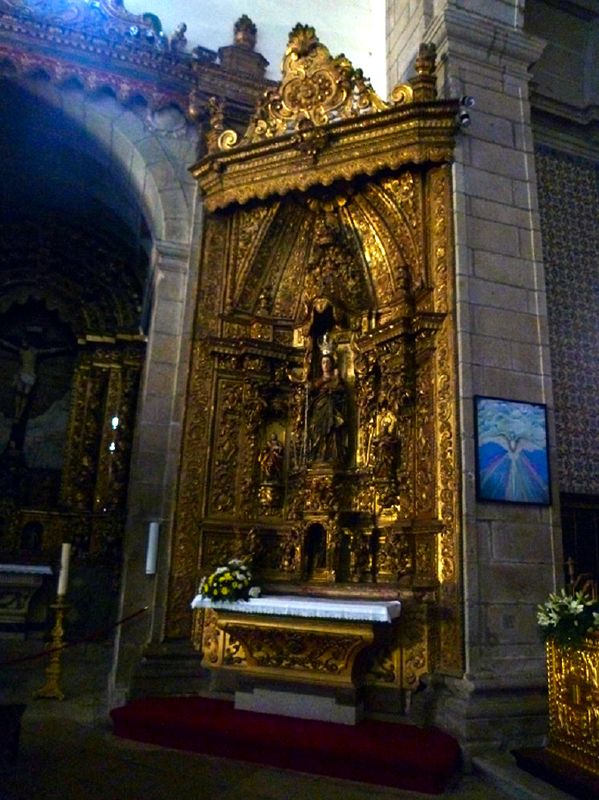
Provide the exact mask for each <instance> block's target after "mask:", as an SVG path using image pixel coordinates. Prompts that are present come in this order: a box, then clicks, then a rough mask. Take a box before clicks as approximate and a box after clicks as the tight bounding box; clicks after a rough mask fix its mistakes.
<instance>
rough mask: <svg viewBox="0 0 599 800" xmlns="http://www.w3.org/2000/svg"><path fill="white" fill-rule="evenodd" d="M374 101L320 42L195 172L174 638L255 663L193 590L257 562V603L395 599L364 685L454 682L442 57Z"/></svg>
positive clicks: (308, 33) (449, 142)
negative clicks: (196, 227) (217, 573)
mask: <svg viewBox="0 0 599 800" xmlns="http://www.w3.org/2000/svg"><path fill="white" fill-rule="evenodd" d="M416 66H417V72H418V75H417V76H416V77H415V78H414V79H413V80H412V81H410V83H408V84H406V85H403V86H399V87H397V88H396V89H395V90H394V92H393V95H392V98H393V100H392V102H390V103H384V102H383V101H381V100H380V98H378V97H377V96H376V95H375V94H374V92H373V91H372V89H371V87H370V86H369V84H368V82H367V81H366V80H365V79H364V77H363V75H362V73H361V71H360V70H354V69H353V67H352V66H351V64H349V62H347V60H346V59H345V58H344V57H342V56H339V57H337V58H336V59H333V58H331V56H330V54H329V53H328V51H327V50H326V48H325V47H323V46H322V45H321V44H320V43H319V42H318V39H317V38H316V37H315V34H314V30H313V29H311V28H309V27H306V26H297V27H296V28H295V29H294V30H293V31H292V32H291V34H290V39H289V46H288V48H287V51H286V55H285V61H284V64H283V81H282V84H281V87H280V88H279V90H278V91H273V92H270V93H268V94H267V95H266V96H265V98H264V101H263V103H262V105H261V106H259V108H258V111H257V113H256V115H255V117H254V119H253V121H252V123H251V124H250V128H249V129H248V132H247V133H246V134H245V137H243V138H242V139H241V141H239V142H237V141H236V136H235V134H234V133H233V132H224V133H222V134H221V135H220V137H219V138H218V141H217V143H216V144H215V143H214V138H213V140H212V148H211V151H210V152H209V153H208V155H207V156H206V157H205V158H204V159H203V160H202V161H201V162H200V163H199V164H198V165H196V167H194V170H193V172H194V175H195V177H196V179H197V180H198V182H199V185H200V188H201V190H202V192H203V195H204V202H205V206H206V210H207V214H206V220H205V232H204V239H203V249H202V256H201V269H200V274H201V278H200V286H199V290H198V291H199V294H198V304H197V315H196V320H195V335H194V343H193V352H192V359H191V368H190V379H189V388H188V398H187V412H186V422H185V431H184V452H183V461H182V468H181V481H180V493H179V499H178V506H177V511H176V519H175V531H174V547H173V559H172V571H171V583H170V592H169V607H168V613H167V636H168V637H170V638H179V637H189V636H190V635H191V636H192V638H193V639H194V641H195V643H196V644H197V646H198V647H201V648H202V649H203V653H204V658H205V659H206V660H208V661H210V660H211V658H212V657H214V658H215V659H216V658H217V657H223V656H222V653H221V654H220V655H217V651H218V650H219V648H221V649H222V648H224V651H225V653H224V659H225V661H227V659H228V660H229V662H230V663H242V662H243V659H244V653H243V647H240V646H239V643H236V642H234V641H232V640H229V639H227V637H226V636H224V637H223V635H222V632H219V631H218V630H216V629H215V627H214V621H213V619H212V616H211V614H210V612H206V614H204V613H203V612H197V613H196V616H195V617H194V619H193V630H191V629H190V624H191V622H192V619H191V614H190V611H189V603H190V599H191V598H192V597H193V596H194V595H195V593H196V590H197V585H198V582H199V579H200V577H201V576H202V575H204V574H206V573H208V572H210V571H212V570H213V569H214V568H215V567H216V566H217V565H219V564H221V563H222V562H223V561H225V560H226V559H227V558H229V557H231V556H233V555H236V556H239V555H245V556H247V557H248V558H249V559H250V560H251V563H252V567H253V572H254V574H255V577H256V581H257V582H258V583H260V584H261V585H262V587H263V589H264V590H266V591H268V592H275V593H276V592H278V593H300V594H304V595H305V594H308V595H320V596H323V595H324V596H327V595H329V596H330V595H333V596H337V597H346V598H352V597H369V598H381V599H382V598H385V599H389V598H398V597H399V598H400V599H401V600H402V603H403V610H402V617H401V621H400V624H399V626H398V627H397V629H396V631H395V633H394V635H393V637H391V638H390V639H388V640H387V641H386V642H384V643H381V644H380V646H379V647H378V648H375V649H373V650H371V652H370V655H369V663H368V666H367V682H368V683H369V684H370V685H372V686H376V687H382V688H391V689H395V690H396V691H397V692H398V694H401V692H402V691H404V690H411V689H415V688H416V687H417V686H418V683H419V681H420V678H421V676H422V675H423V674H425V673H428V672H432V671H443V672H449V673H456V672H460V671H461V669H462V633H461V631H462V625H461V618H460V610H459V609H460V597H459V594H460V589H459V580H460V574H459V573H460V570H459V551H458V542H459V535H458V524H459V522H458V520H459V514H458V509H457V503H458V464H457V447H456V436H457V430H456V367H455V351H454V337H455V320H454V297H453V280H454V279H453V245H452V228H451V170H450V162H451V158H452V152H453V137H454V134H455V128H456V126H455V116H456V111H457V103H456V102H455V101H440V100H437V99H436V93H435V78H434V51H433V49H432V48H431V47H428V46H423V47H422V48H421V50H420V54H419V58H418V60H417V64H416Z"/></svg>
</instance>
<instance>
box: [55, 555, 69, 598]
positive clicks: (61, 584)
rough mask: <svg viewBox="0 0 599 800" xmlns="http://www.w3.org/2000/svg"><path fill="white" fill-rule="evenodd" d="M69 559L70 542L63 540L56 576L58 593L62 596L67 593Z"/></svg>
mask: <svg viewBox="0 0 599 800" xmlns="http://www.w3.org/2000/svg"><path fill="white" fill-rule="evenodd" d="M70 560H71V544H70V542H63V543H62V549H61V551H60V574H59V576H58V594H59V595H61V596H62V597H64V595H65V594H66V593H67V584H68V582H69V563H70Z"/></svg>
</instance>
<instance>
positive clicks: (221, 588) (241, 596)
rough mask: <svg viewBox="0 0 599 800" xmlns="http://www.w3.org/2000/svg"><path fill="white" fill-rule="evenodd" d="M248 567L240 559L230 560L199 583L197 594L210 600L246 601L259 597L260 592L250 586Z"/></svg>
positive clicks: (250, 577)
mask: <svg viewBox="0 0 599 800" xmlns="http://www.w3.org/2000/svg"><path fill="white" fill-rule="evenodd" d="M251 584H252V573H251V570H250V568H249V566H248V565H247V564H246V563H245V562H244V561H242V560H241V559H240V558H232V559H231V560H230V561H228V562H227V563H226V564H224V565H223V566H221V567H217V568H216V569H215V570H214V572H213V573H212V574H210V575H206V576H205V577H203V578H202V580H201V581H200V587H199V590H198V592H199V594H200V595H201V596H202V597H207V598H208V599H210V600H216V601H221V602H222V601H223V600H224V601H227V600H229V601H234V600H247V599H248V597H256V596H259V594H260V590H259V589H258V588H257V587H255V586H254V587H253V586H252V585H251Z"/></svg>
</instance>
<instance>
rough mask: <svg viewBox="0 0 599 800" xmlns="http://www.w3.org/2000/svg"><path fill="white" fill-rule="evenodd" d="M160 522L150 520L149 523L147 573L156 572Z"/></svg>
mask: <svg viewBox="0 0 599 800" xmlns="http://www.w3.org/2000/svg"><path fill="white" fill-rule="evenodd" d="M159 530H160V523H159V522H150V524H149V525H148V549H147V550H146V575H154V574H155V573H156V558H157V556H158V532H159Z"/></svg>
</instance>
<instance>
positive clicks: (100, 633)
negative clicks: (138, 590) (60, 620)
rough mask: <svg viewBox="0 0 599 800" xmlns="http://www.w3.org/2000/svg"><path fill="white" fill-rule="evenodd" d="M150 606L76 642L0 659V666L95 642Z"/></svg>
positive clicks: (31, 659) (33, 659) (19, 662)
mask: <svg viewBox="0 0 599 800" xmlns="http://www.w3.org/2000/svg"><path fill="white" fill-rule="evenodd" d="M149 607H150V606H144V607H143V608H140V609H138V610H137V611H135V612H134V613H133V614H129V615H128V616H126V617H123V618H122V619H119V620H117V621H116V622H113V624H112V625H109V626H108V628H101V629H100V630H97V631H94V632H93V633H89V634H88V635H87V636H84V637H83V639H77V640H76V641H74V642H65V643H64V644H63V645H61V646H60V647H48V648H46V649H45V650H42V651H40V652H39V653H33V654H32V655H28V656H19V658H11V659H8V661H0V667H8V666H12V665H13V664H21V663H23V662H24V661H35V660H36V659H37V658H44V657H45V656H49V655H50V654H51V653H57V652H58V651H59V650H67V649H68V648H69V647H75V645H78V644H83V643H84V642H93V641H94V640H95V639H99V638H100V637H101V636H104V634H106V633H108V632H109V631H111V630H113V629H114V628H118V627H119V626H120V625H124V624H125V622H130V621H131V620H132V619H135V617H139V615H140V614H143V613H144V612H145V611H147V610H148V609H149Z"/></svg>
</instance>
